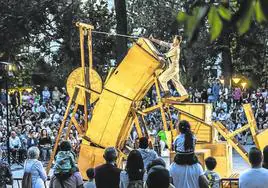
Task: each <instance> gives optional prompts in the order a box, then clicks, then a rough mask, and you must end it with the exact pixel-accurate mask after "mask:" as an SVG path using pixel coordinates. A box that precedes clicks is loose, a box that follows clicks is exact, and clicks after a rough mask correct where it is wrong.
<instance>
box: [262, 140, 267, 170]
mask: <svg viewBox="0 0 268 188" xmlns="http://www.w3.org/2000/svg"><path fill="white" fill-rule="evenodd" d="M262 167H263V168H265V169H268V145H267V146H265V147H264V149H263V163H262Z"/></svg>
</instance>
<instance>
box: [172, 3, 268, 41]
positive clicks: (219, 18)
mask: <svg viewBox="0 0 268 188" xmlns="http://www.w3.org/2000/svg"><path fill="white" fill-rule="evenodd" d="M229 6H231V7H230V8H228V6H226V3H225V2H221V3H220V4H219V5H218V4H217V5H214V4H213V3H211V2H209V3H202V4H200V5H198V6H193V8H192V9H191V10H190V12H191V14H186V13H185V12H182V11H180V12H179V13H178V16H177V19H178V21H179V22H181V23H184V25H185V30H186V33H187V36H188V40H189V41H193V36H195V35H196V33H195V32H198V28H199V27H200V23H201V22H202V21H204V20H205V19H206V17H207V19H208V22H209V24H210V34H211V41H213V40H215V39H217V38H218V37H219V36H220V34H221V33H222V30H223V29H224V28H225V27H224V23H225V22H229V21H232V22H231V23H230V24H231V26H232V27H236V28H237V31H238V33H239V34H240V35H243V34H245V33H246V32H247V31H248V30H249V29H250V27H251V24H252V22H253V21H255V20H256V21H257V22H258V23H263V22H265V21H267V17H268V11H267V9H268V3H267V1H265V0H244V1H243V2H241V3H240V2H239V3H233V4H231V3H230V5H229ZM232 6H234V7H232ZM208 7H209V8H208ZM237 7H238V8H237ZM206 9H209V10H208V11H204V10H206ZM230 10H234V11H235V12H234V14H232V13H231V11H230ZM227 29H228V27H227Z"/></svg>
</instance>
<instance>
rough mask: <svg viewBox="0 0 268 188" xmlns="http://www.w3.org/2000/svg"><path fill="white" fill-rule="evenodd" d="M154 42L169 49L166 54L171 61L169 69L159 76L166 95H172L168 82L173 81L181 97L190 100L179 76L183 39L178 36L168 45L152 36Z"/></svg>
mask: <svg viewBox="0 0 268 188" xmlns="http://www.w3.org/2000/svg"><path fill="white" fill-rule="evenodd" d="M149 39H150V40H151V41H152V42H155V43H157V44H159V45H161V46H164V47H167V48H169V51H168V52H167V53H165V57H166V58H168V59H169V60H170V64H169V67H168V68H167V69H166V70H164V72H163V73H162V74H161V75H160V76H159V82H160V84H161V86H162V88H163V89H164V92H165V94H170V92H169V88H168V84H167V82H168V81H170V80H171V81H172V83H173V84H174V86H175V88H176V89H177V91H178V92H179V94H180V96H183V97H185V98H188V93H187V91H186V89H185V88H184V87H183V86H182V84H181V82H180V76H179V72H180V69H179V61H180V51H181V50H180V44H181V41H182V37H181V36H178V35H176V36H175V37H174V39H173V43H167V42H164V41H160V40H158V39H155V38H154V37H153V36H150V38H149Z"/></svg>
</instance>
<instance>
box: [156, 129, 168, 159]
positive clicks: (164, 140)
mask: <svg viewBox="0 0 268 188" xmlns="http://www.w3.org/2000/svg"><path fill="white" fill-rule="evenodd" d="M157 135H158V136H159V138H160V147H161V155H163V152H164V150H165V148H166V145H167V135H166V132H165V131H164V130H160V131H159V132H158V134H157Z"/></svg>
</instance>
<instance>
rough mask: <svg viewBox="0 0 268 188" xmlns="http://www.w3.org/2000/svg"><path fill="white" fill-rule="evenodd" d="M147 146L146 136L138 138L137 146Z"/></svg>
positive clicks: (142, 147)
mask: <svg viewBox="0 0 268 188" xmlns="http://www.w3.org/2000/svg"><path fill="white" fill-rule="evenodd" d="M148 146H149V141H148V138H147V137H141V138H140V140H139V148H141V149H146V148H148Z"/></svg>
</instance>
